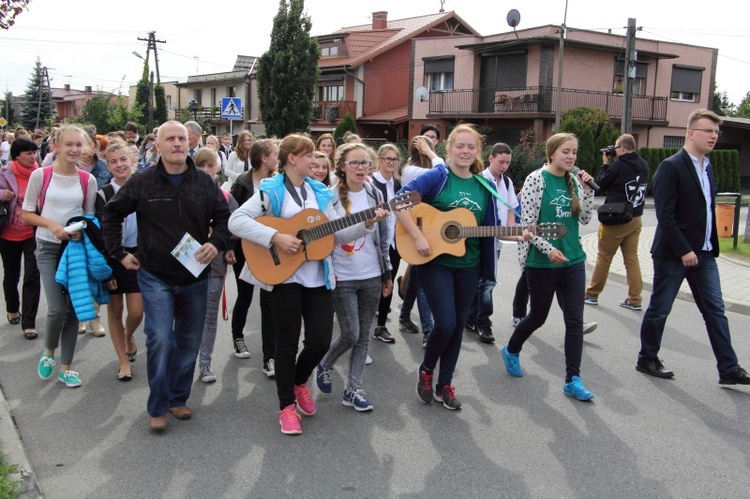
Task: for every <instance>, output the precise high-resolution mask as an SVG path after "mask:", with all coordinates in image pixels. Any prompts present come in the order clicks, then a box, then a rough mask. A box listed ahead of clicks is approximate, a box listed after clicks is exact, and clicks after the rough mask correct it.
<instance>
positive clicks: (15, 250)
mask: <svg viewBox="0 0 750 499" xmlns="http://www.w3.org/2000/svg"><path fill="white" fill-rule="evenodd" d="M35 251H36V239H35V238H34V237H30V238H28V239H26V240H25V241H9V240H7V239H0V255H2V258H3V270H4V275H3V292H4V293H5V311H6V312H8V313H10V314H15V313H16V312H21V327H22V328H23V329H35V328H36V314H37V311H38V310H39V295H40V291H41V287H42V286H41V281H40V280H39V268H38V267H37V264H36V256H35V255H34V252H35ZM22 257H23V287H22V296H23V300H20V299H19V296H18V280H19V279H20V278H21V258H22Z"/></svg>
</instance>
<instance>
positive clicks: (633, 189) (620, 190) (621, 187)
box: [584, 134, 648, 310]
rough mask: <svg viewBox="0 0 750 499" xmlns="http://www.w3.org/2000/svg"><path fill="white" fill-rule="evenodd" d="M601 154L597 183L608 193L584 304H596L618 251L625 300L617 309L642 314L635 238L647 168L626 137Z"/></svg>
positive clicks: (622, 137) (639, 268)
mask: <svg viewBox="0 0 750 499" xmlns="http://www.w3.org/2000/svg"><path fill="white" fill-rule="evenodd" d="M601 151H602V158H603V161H604V166H602V169H601V172H600V173H599V178H597V182H598V183H599V186H600V188H601V189H602V190H604V191H608V192H607V198H606V200H605V203H604V206H603V207H602V208H604V210H602V209H601V208H600V210H599V213H600V214H599V221H600V225H599V250H598V254H597V257H596V267H595V268H594V275H593V276H591V283H590V284H589V286H588V288H586V298H585V301H584V303H586V304H587V305H598V304H599V294H600V293H601V292H602V290H603V289H604V285H605V284H606V283H607V275H608V274H609V266H610V264H611V263H612V258H613V257H614V256H615V253H617V250H618V248H619V249H620V250H621V251H622V257H623V260H624V262H625V274H626V277H627V281H628V297H627V298H625V299H624V300H623V301H621V302H620V306H621V307H624V308H629V309H631V310H642V307H641V291H642V290H643V279H642V277H641V266H640V263H639V262H638V238H639V236H640V234H641V227H642V224H641V215H643V205H644V201H645V198H646V187H647V186H648V164H647V163H646V162H645V161H644V160H643V159H642V158H641V157H640V156H639V155H638V153H637V152H635V139H634V138H633V136H632V135H629V134H624V135H621V136H620V137H618V138H617V140H616V141H615V145H614V146H609V147H607V148H605V149H602V150H601ZM612 159H614V161H612ZM610 162H612V164H611V165H610ZM603 213H607V215H603ZM613 214H615V215H617V216H612V215H613Z"/></svg>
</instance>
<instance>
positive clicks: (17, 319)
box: [5, 312, 21, 326]
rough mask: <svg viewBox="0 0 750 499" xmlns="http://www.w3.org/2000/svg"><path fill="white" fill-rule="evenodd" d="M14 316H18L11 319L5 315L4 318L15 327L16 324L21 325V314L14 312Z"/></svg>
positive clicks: (8, 314)
mask: <svg viewBox="0 0 750 499" xmlns="http://www.w3.org/2000/svg"><path fill="white" fill-rule="evenodd" d="M16 314H18V315H16V316H15V317H11V316H10V313H7V314H5V316H6V317H7V318H8V322H10V323H11V324H13V325H14V326H17V325H18V324H20V323H21V313H20V312H16Z"/></svg>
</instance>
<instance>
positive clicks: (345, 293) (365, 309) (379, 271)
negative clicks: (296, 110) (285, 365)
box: [316, 143, 393, 412]
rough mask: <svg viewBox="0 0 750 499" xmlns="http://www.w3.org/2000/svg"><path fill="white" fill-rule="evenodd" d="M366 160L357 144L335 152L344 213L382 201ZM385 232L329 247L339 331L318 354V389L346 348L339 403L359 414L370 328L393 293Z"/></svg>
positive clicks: (326, 386) (380, 227)
mask: <svg viewBox="0 0 750 499" xmlns="http://www.w3.org/2000/svg"><path fill="white" fill-rule="evenodd" d="M371 162H372V159H371V157H370V153H369V151H368V147H367V146H366V145H365V144H362V143H351V144H344V145H343V146H341V147H339V148H338V150H337V151H336V170H335V173H336V177H337V178H338V180H339V181H338V183H337V184H336V186H335V187H333V192H334V194H335V196H336V201H335V202H336V203H337V204H338V205H340V206H341V208H343V209H344V211H345V212H346V213H347V215H348V214H351V213H357V212H360V211H364V210H367V209H369V208H374V207H377V206H378V205H380V204H381V203H382V202H383V196H382V194H381V193H380V191H379V190H378V189H377V188H376V187H374V186H373V185H371V183H370V182H367V181H366V179H367V175H366V172H367V168H368V167H369V166H370V163H371ZM389 234H390V228H389V226H388V221H387V220H385V221H383V222H380V223H378V224H377V229H376V230H375V231H373V232H372V233H371V234H368V235H366V236H364V237H361V238H359V239H355V240H352V241H348V242H346V243H345V244H340V243H339V244H336V247H335V248H334V250H333V268H334V270H335V272H336V288H335V289H334V290H333V307H334V309H335V311H336V315H337V317H338V323H339V327H340V329H341V334H340V335H339V336H338V337H337V338H336V339H335V340H334V341H333V343H331V348H330V349H329V350H328V353H326V355H325V357H323V360H322V362H321V363H320V365H319V366H318V374H317V377H316V379H317V382H318V388H320V390H321V391H322V392H324V393H331V391H332V383H331V371H332V369H333V364H334V362H336V360H337V359H338V358H339V357H341V356H342V355H343V354H344V353H346V351H347V350H351V358H350V360H349V380H348V383H347V386H346V390H344V395H343V399H342V401H341V403H342V404H343V405H344V406H346V407H352V408H353V409H354V410H356V411H358V412H366V411H371V410H372V403H371V402H370V401H369V400H368V399H367V394H366V393H365V391H364V390H363V389H362V378H363V375H364V371H365V361H366V359H367V347H368V345H369V343H370V327H371V326H372V320H373V318H374V317H375V311H376V310H377V308H378V302H379V301H380V297H381V296H390V295H391V292H392V291H393V281H392V279H391V262H390V258H389V254H388V248H389V246H390V237H389Z"/></svg>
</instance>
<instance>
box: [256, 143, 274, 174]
mask: <svg viewBox="0 0 750 499" xmlns="http://www.w3.org/2000/svg"><path fill="white" fill-rule="evenodd" d="M276 142H277V141H276V139H259V140H256V141H254V142H253V145H252V146H250V154H249V156H250V166H251V167H252V170H253V171H256V170H257V169H259V168H260V167H261V165H262V164H263V158H264V157H268V156H270V155H271V153H272V152H273V146H274V145H275V144H276ZM277 166H278V165H277ZM271 174H273V172H271Z"/></svg>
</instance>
